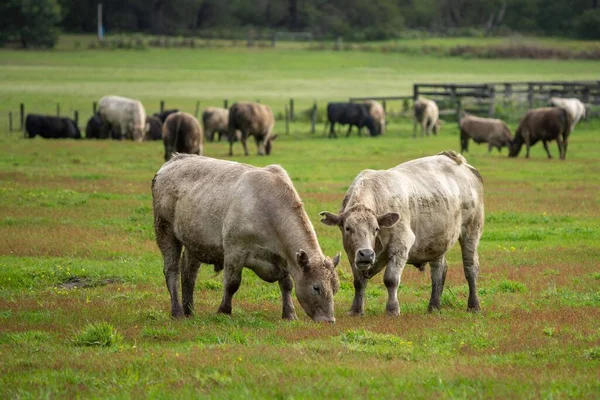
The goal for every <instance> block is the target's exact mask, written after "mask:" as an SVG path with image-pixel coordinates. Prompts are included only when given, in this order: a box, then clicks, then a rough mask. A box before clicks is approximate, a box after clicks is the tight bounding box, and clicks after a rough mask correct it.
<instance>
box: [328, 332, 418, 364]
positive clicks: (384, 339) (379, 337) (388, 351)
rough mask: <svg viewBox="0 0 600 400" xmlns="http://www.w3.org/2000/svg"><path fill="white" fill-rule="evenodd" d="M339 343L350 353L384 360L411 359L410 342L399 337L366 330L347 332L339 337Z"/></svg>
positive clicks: (411, 347) (411, 346) (411, 345)
mask: <svg viewBox="0 0 600 400" xmlns="http://www.w3.org/2000/svg"><path fill="white" fill-rule="evenodd" d="M339 341H340V342H341V343H342V344H343V345H344V346H345V347H346V348H347V349H349V350H351V351H357V352H361V353H367V354H372V355H379V356H384V357H385V358H386V359H391V358H395V357H398V358H402V359H406V360H408V359H411V358H412V353H413V349H414V347H413V344H412V342H410V341H406V340H404V339H402V338H401V337H399V336H396V335H390V334H384V333H376V332H371V331H368V330H366V329H357V330H350V331H347V332H345V333H343V334H341V335H340V336H339Z"/></svg>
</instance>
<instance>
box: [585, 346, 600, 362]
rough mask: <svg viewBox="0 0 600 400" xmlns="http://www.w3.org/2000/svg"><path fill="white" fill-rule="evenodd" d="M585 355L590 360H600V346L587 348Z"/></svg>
mask: <svg viewBox="0 0 600 400" xmlns="http://www.w3.org/2000/svg"><path fill="white" fill-rule="evenodd" d="M583 356H584V357H585V358H587V359H588V360H600V346H596V347H592V348H591V349H587V350H585V351H584V352H583Z"/></svg>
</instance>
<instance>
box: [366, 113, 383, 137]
mask: <svg viewBox="0 0 600 400" xmlns="http://www.w3.org/2000/svg"><path fill="white" fill-rule="evenodd" d="M365 126H366V127H367V129H368V130H369V134H370V135H371V136H377V135H379V134H380V133H381V131H380V130H379V129H378V128H377V127H376V126H375V121H374V120H373V118H372V117H370V116H369V117H367V118H366V119H365Z"/></svg>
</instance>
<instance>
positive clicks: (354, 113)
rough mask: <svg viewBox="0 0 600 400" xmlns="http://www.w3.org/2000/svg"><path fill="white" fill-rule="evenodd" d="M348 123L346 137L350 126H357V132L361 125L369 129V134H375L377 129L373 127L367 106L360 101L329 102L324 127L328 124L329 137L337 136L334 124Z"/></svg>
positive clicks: (348, 134) (350, 128)
mask: <svg viewBox="0 0 600 400" xmlns="http://www.w3.org/2000/svg"><path fill="white" fill-rule="evenodd" d="M336 123H338V124H340V125H348V132H347V133H346V137H348V136H350V132H351V131H352V126H356V127H357V128H358V134H359V135H360V131H361V129H362V127H363V126H366V127H367V129H369V133H370V134H371V136H377V135H378V134H379V131H378V130H377V128H375V123H374V121H373V118H372V117H371V115H369V106H368V105H366V104H364V103H363V104H360V103H329V104H327V122H326V123H325V128H327V124H329V137H330V138H337V135H336V133H335V124H336Z"/></svg>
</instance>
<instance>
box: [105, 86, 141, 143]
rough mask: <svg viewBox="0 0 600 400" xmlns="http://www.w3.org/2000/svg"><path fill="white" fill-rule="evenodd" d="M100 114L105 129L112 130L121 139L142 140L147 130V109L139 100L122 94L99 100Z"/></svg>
mask: <svg viewBox="0 0 600 400" xmlns="http://www.w3.org/2000/svg"><path fill="white" fill-rule="evenodd" d="M98 115H99V116H100V117H101V118H102V120H103V123H104V129H112V131H113V132H114V133H115V134H116V135H118V136H120V138H121V139H133V140H135V141H137V142H141V141H142V140H143V139H144V134H145V132H146V127H147V125H146V110H144V106H143V105H142V103H140V102H139V101H138V100H134V99H129V98H127V97H120V96H104V97H103V98H101V99H100V101H99V102H98Z"/></svg>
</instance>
